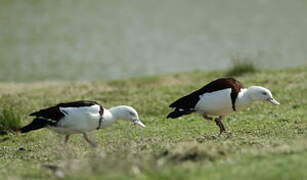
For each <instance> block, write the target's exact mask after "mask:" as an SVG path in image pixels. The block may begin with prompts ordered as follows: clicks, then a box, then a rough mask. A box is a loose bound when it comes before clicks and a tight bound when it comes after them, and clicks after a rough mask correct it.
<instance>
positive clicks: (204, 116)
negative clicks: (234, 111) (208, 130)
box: [203, 113, 213, 121]
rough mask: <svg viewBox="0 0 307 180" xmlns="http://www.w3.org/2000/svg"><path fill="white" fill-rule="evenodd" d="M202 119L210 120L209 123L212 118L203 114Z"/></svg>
mask: <svg viewBox="0 0 307 180" xmlns="http://www.w3.org/2000/svg"><path fill="white" fill-rule="evenodd" d="M203 118H204V119H207V120H210V121H211V120H212V119H213V118H212V117H209V116H208V115H207V114H205V113H204V114H203Z"/></svg>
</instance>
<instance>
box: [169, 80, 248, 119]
mask: <svg viewBox="0 0 307 180" xmlns="http://www.w3.org/2000/svg"><path fill="white" fill-rule="evenodd" d="M227 88H231V100H232V102H233V108H234V109H235V107H234V103H235V100H236V98H237V96H238V93H239V92H240V90H241V89H242V88H243V86H242V84H241V83H240V82H239V81H237V80H235V79H234V78H220V79H217V80H214V81H212V82H210V83H209V84H207V85H205V86H203V87H202V88H200V89H198V90H196V91H193V92H192V93H190V94H188V95H186V96H183V97H181V98H179V99H178V100H176V101H175V102H173V103H172V104H170V105H169V107H171V108H175V110H174V111H173V112H171V113H170V114H169V115H168V116H167V117H168V118H177V117H180V116H182V115H186V114H190V113H192V112H194V111H195V110H194V108H195V106H196V104H197V103H198V101H199V97H200V96H201V95H203V94H205V93H210V92H214V91H219V90H223V89H227Z"/></svg>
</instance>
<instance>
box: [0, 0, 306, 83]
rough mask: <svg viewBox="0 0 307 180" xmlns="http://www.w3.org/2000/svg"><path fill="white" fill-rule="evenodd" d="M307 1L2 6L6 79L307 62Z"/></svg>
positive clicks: (48, 0)
mask: <svg viewBox="0 0 307 180" xmlns="http://www.w3.org/2000/svg"><path fill="white" fill-rule="evenodd" d="M306 9H307V1H305V0H292V1H289V0H270V1H268V0H231V1H229V0H88V1H84V0H65V1H54V0H27V1H17V0H16V1H14V0H0V65H1V67H0V68H1V69H0V80H1V81H33V80H105V79H117V78H125V77H129V76H142V75H152V74H159V73H167V72H177V71H189V70H194V69H202V70H214V69H225V68H227V67H228V66H229V65H230V64H231V58H232V57H234V56H236V55H238V54H239V55H240V56H244V57H250V58H251V59H252V60H254V61H255V64H256V65H257V66H259V67H261V68H266V69H272V68H282V67H288V66H297V65H302V64H307V45H306V44H307V43H306V42H307V36H306V32H307V10H306Z"/></svg>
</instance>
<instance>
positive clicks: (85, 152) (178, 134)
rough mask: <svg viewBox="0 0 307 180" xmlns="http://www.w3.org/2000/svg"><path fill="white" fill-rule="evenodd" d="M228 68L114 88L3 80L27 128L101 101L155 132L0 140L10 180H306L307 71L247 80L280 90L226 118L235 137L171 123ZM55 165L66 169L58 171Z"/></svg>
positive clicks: (0, 91) (203, 124)
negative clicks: (48, 113)
mask: <svg viewBox="0 0 307 180" xmlns="http://www.w3.org/2000/svg"><path fill="white" fill-rule="evenodd" d="M223 74H225V72H223V71H215V72H201V71H194V72H188V73H176V74H170V75H161V76H154V77H145V78H132V79H126V80H116V81H108V82H98V81H95V82H84V83H71V82H67V83H65V82H58V83H57V82H52V83H48V82H45V83H27V84H10V83H1V86H0V87H1V88H0V95H1V98H0V107H14V111H13V112H18V114H19V115H20V116H21V118H22V124H23V125H24V124H27V123H28V122H29V121H31V118H30V117H28V116H27V114H29V113H30V112H32V111H35V110H38V109H39V108H42V107H46V106H49V105H53V104H56V103H58V102H61V101H71V100H77V99H92V100H97V101H99V102H101V103H102V104H103V105H104V106H105V107H111V106H115V105H118V104H127V105H132V106H134V107H135V108H136V109H137V110H138V111H139V114H140V117H141V119H142V120H143V122H144V123H145V124H146V125H147V127H146V128H143V129H142V128H137V127H135V126H133V125H131V123H130V122H125V121H119V122H118V123H116V124H114V125H113V126H112V127H110V128H107V129H101V130H99V131H94V132H93V133H91V136H92V138H95V140H96V141H97V143H98V144H99V147H98V148H95V149H93V148H91V147H89V145H88V144H87V143H86V142H84V140H83V139H82V137H81V136H80V135H75V136H73V137H72V138H71V141H70V142H69V144H68V145H66V146H64V145H63V144H62V140H63V139H62V138H63V137H62V136H60V135H57V134H55V133H53V132H52V131H49V130H47V129H44V130H39V131H36V132H32V133H28V134H22V135H13V134H7V135H4V136H1V137H0V177H1V179H57V178H60V177H64V178H65V179H125V180H126V179H139V180H155V179H156V180H158V179H159V180H160V179H176V180H181V179H182V180H186V179H193V180H194V179H210V180H211V179H213V180H222V179H234V180H235V179H236V180H237V179H259V180H260V179H261V180H262V179H304V178H305V177H306V176H307V172H306V170H305V169H306V168H305V167H306V166H307V134H306V130H307V117H306V112H307V99H306V97H307V71H306V67H300V68H292V69H284V70H275V71H261V72H255V73H254V74H244V75H242V76H240V77H239V78H238V79H239V80H240V81H241V82H242V83H243V84H244V85H245V86H250V85H261V86H264V87H267V88H269V89H271V90H272V92H273V95H274V96H275V98H276V99H277V100H278V101H279V102H280V103H281V105H279V106H274V105H272V104H269V103H266V102H258V103H255V104H254V105H253V106H252V107H250V108H248V109H246V110H244V111H240V112H237V113H233V114H230V115H229V116H226V119H225V125H226V127H227V129H228V130H229V131H231V132H232V133H231V134H226V135H223V136H221V137H218V136H216V135H217V134H218V128H217V127H216V125H215V123H213V122H210V121H205V120H203V119H202V118H201V117H200V116H199V115H197V114H195V115H190V116H186V117H184V118H181V119H175V120H169V119H166V118H165V116H166V114H167V113H168V112H169V111H170V110H169V109H168V104H169V103H170V102H172V101H173V100H175V99H176V98H178V97H180V96H182V95H184V94H186V93H188V92H190V91H192V90H194V89H197V88H199V87H200V86H202V85H204V84H206V83H208V82H209V81H211V80H214V79H216V78H218V77H221V76H223ZM47 165H55V166H58V168H57V169H55V170H50V169H48V168H46V166H47Z"/></svg>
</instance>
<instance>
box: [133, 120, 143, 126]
mask: <svg viewBox="0 0 307 180" xmlns="http://www.w3.org/2000/svg"><path fill="white" fill-rule="evenodd" d="M134 124H135V125H139V126H141V127H143V128H144V127H146V126H145V124H144V123H142V121H140V120H135V121H134Z"/></svg>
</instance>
